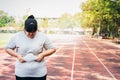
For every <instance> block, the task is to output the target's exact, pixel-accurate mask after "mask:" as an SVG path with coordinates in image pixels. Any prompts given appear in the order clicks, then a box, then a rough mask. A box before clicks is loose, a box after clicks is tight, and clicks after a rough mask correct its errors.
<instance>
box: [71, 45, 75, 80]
mask: <svg viewBox="0 0 120 80" xmlns="http://www.w3.org/2000/svg"><path fill="white" fill-rule="evenodd" d="M75 48H76V44H74V52H73V60H72V70H71V80H73V77H74V64H75V53H76V51H75Z"/></svg>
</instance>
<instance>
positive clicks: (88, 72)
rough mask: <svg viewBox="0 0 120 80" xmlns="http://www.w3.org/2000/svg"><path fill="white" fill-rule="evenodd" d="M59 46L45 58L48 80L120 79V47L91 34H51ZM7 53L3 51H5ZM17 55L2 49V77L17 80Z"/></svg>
mask: <svg viewBox="0 0 120 80" xmlns="http://www.w3.org/2000/svg"><path fill="white" fill-rule="evenodd" d="M49 37H50V39H52V40H53V42H54V43H55V45H56V46H57V47H58V50H57V52H56V53H54V54H53V55H51V56H50V57H47V58H45V59H46V62H47V68H48V77H47V80H120V49H119V47H117V46H115V45H113V44H112V43H108V42H106V41H103V40H99V39H94V38H90V37H88V36H78V35H77V36H75V35H57V36H56V35H53V36H49ZM3 53H4V54H3ZM14 62H15V59H14V58H12V57H11V56H9V55H8V54H6V53H5V52H4V50H3V49H2V48H1V49H0V80H15V78H14Z"/></svg>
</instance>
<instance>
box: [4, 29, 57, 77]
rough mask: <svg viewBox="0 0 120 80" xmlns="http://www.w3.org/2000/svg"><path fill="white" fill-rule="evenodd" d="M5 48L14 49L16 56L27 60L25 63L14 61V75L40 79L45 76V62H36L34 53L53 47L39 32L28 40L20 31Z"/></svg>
mask: <svg viewBox="0 0 120 80" xmlns="http://www.w3.org/2000/svg"><path fill="white" fill-rule="evenodd" d="M6 48H11V49H15V50H16V52H17V53H18V54H20V55H21V56H23V57H25V59H26V60H27V59H28V61H27V62H25V63H20V62H19V61H18V60H16V64H15V75H17V76H20V77H42V76H44V75H46V74H47V69H46V62H45V61H44V60H42V61H41V62H36V61H35V59H36V56H35V55H34V53H35V52H42V51H43V49H46V50H47V49H53V48H55V46H54V45H53V44H52V42H51V41H50V40H49V39H48V38H47V36H45V35H44V34H42V33H41V32H37V33H36V35H35V37H34V38H33V39H30V38H28V37H27V36H26V35H25V33H24V31H21V32H18V33H16V34H15V35H14V36H13V37H12V38H11V40H10V41H9V43H8V44H7V46H6ZM31 54H32V55H31ZM27 55H29V56H27ZM28 57H29V58H28ZM30 58H31V60H30Z"/></svg>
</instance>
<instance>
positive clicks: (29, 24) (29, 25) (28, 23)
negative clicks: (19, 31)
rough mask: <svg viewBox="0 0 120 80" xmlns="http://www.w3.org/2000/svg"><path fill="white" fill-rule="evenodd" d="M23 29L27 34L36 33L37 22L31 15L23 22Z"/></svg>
mask: <svg viewBox="0 0 120 80" xmlns="http://www.w3.org/2000/svg"><path fill="white" fill-rule="evenodd" d="M24 29H25V30H26V31H27V32H36V31H37V29H38V27H37V21H36V20H35V18H34V16H33V15H30V16H28V18H27V19H26V20H25V27H24Z"/></svg>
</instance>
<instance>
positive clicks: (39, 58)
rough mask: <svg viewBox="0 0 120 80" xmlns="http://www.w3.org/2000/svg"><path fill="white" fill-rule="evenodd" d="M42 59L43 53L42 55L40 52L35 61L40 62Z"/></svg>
mask: <svg viewBox="0 0 120 80" xmlns="http://www.w3.org/2000/svg"><path fill="white" fill-rule="evenodd" d="M43 59H44V55H43V54H42V53H40V54H39V55H38V58H37V59H36V60H35V61H37V62H41V61H42V60H43Z"/></svg>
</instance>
